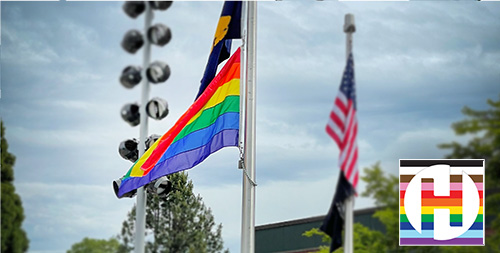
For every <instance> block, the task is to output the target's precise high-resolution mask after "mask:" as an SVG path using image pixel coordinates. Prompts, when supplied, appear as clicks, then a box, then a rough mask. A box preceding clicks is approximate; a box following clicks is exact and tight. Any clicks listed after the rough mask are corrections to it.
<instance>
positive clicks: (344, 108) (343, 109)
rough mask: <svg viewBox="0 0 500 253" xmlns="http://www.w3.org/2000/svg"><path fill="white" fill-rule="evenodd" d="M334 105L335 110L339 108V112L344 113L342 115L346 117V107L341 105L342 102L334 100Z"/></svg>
mask: <svg viewBox="0 0 500 253" xmlns="http://www.w3.org/2000/svg"><path fill="white" fill-rule="evenodd" d="M335 105H336V106H337V108H339V110H340V111H341V112H342V113H344V115H347V106H346V105H345V104H344V103H342V100H340V98H338V97H337V98H336V99H335Z"/></svg>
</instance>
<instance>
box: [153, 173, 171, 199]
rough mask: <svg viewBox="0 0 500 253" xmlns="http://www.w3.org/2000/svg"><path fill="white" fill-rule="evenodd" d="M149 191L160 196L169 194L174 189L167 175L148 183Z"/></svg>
mask: <svg viewBox="0 0 500 253" xmlns="http://www.w3.org/2000/svg"><path fill="white" fill-rule="evenodd" d="M148 191H149V192H152V193H156V194H158V195H160V196H165V195H168V194H169V193H170V192H171V191H172V182H170V180H168V178H167V176H163V177H160V178H158V179H156V181H154V183H150V184H149V185H148Z"/></svg>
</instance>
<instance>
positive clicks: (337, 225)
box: [320, 171, 354, 252]
mask: <svg viewBox="0 0 500 253" xmlns="http://www.w3.org/2000/svg"><path fill="white" fill-rule="evenodd" d="M353 194H354V189H353V188H352V186H351V184H350V183H349V182H348V181H347V179H346V178H345V176H344V172H342V171H341V172H340V175H339V180H338V182H337V190H336V191H335V196H334V197H333V201H332V205H331V206H330V210H329V211H328V214H327V215H326V217H325V219H324V220H323V224H322V225H321V228H320V229H321V231H323V232H325V233H326V234H328V235H329V236H330V238H332V245H331V246H330V252H333V251H335V250H336V249H338V248H339V247H340V246H342V229H343V227H344V218H345V217H344V215H345V200H346V199H347V198H348V197H349V196H351V195H353Z"/></svg>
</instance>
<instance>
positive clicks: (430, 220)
mask: <svg viewBox="0 0 500 253" xmlns="http://www.w3.org/2000/svg"><path fill="white" fill-rule="evenodd" d="M401 161H402V160H400V163H401ZM408 161H409V162H408ZM415 161H417V162H415ZM426 161H427V160H426ZM430 161H432V160H430ZM412 162H415V163H417V164H412ZM422 162H423V161H421V160H407V161H406V164H407V165H406V166H408V167H404V166H403V165H402V164H403V163H401V165H400V176H399V179H400V183H399V190H400V191H399V193H400V196H399V197H400V199H399V205H400V206H399V215H400V216H399V221H400V230H399V238H400V243H399V244H400V245H484V225H483V222H484V219H483V174H482V173H484V172H482V171H481V169H482V168H481V167H478V168H477V170H475V168H474V166H470V167H468V168H467V169H468V170H469V172H471V171H476V173H475V174H476V175H474V174H472V173H469V176H470V177H471V179H472V181H474V184H475V185H476V188H477V190H478V193H479V204H480V206H479V211H478V214H477V216H476V219H475V221H474V223H473V224H472V226H471V227H470V228H468V230H467V231H466V232H464V233H463V234H462V235H460V236H458V237H456V238H453V239H450V240H435V239H434V209H449V210H450V226H451V227H454V226H456V227H461V226H462V225H463V223H462V218H463V217H462V175H461V173H460V174H458V173H457V174H454V172H452V173H451V175H450V195H449V196H444V197H443V196H435V195H434V182H433V180H432V179H425V178H423V179H422V182H421V195H420V196H421V210H420V211H421V229H422V233H419V232H418V231H417V230H416V229H415V228H414V227H413V226H412V225H411V223H410V222H409V220H408V218H407V216H406V212H405V207H404V200H405V193H406V189H407V187H408V184H409V182H410V181H411V180H412V178H413V177H414V176H415V175H416V174H417V173H418V169H419V168H418V167H417V166H418V164H419V163H422ZM481 162H482V161H481ZM422 166H423V165H422ZM426 166H429V165H428V164H426ZM455 166H456V167H460V166H463V167H465V165H460V163H458V164H457V165H455ZM476 166H477V165H476ZM452 167H453V165H452ZM422 168H423V167H422ZM483 171H484V170H483Z"/></svg>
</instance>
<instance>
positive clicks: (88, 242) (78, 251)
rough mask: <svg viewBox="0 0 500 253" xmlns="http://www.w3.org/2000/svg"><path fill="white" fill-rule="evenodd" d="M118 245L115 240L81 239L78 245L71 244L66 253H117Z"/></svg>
mask: <svg viewBox="0 0 500 253" xmlns="http://www.w3.org/2000/svg"><path fill="white" fill-rule="evenodd" d="M119 246H120V243H119V242H118V240H117V239H115V238H111V239H109V240H102V239H90V238H87V237H85V238H83V240H82V241H81V242H79V243H75V244H73V246H71V249H70V250H68V251H66V253H112V252H117V251H118V248H119Z"/></svg>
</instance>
